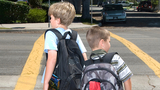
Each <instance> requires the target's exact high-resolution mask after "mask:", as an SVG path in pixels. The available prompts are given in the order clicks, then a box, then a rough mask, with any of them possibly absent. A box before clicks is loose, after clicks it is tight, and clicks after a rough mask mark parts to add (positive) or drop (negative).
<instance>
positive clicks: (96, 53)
mask: <svg viewBox="0 0 160 90" xmlns="http://www.w3.org/2000/svg"><path fill="white" fill-rule="evenodd" d="M106 53H107V52H106V51H105V50H103V49H98V50H95V51H92V53H91V56H90V58H92V59H93V60H96V59H99V56H100V57H101V58H102V57H103V56H104V55H105V54H106Z"/></svg>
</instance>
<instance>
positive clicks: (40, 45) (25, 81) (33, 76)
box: [14, 34, 44, 90]
mask: <svg viewBox="0 0 160 90" xmlns="http://www.w3.org/2000/svg"><path fill="white" fill-rule="evenodd" d="M43 49H44V34H42V35H41V36H40V37H39V38H38V39H37V40H36V42H35V43H34V46H33V48H32V51H31V52H30V55H29V57H28V59H27V61H26V64H25V66H24V68H23V71H22V73H21V75H20V77H19V79H18V81H17V84H16V86H15V89H14V90H34V87H35V85H36V80H37V76H38V74H39V70H40V63H41V59H42V56H43Z"/></svg>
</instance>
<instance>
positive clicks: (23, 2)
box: [17, 1, 29, 5]
mask: <svg viewBox="0 0 160 90" xmlns="http://www.w3.org/2000/svg"><path fill="white" fill-rule="evenodd" d="M17 3H19V4H24V5H29V4H28V3H27V2H25V1H18V2H17Z"/></svg>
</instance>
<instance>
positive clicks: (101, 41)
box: [99, 39, 104, 49]
mask: <svg viewBox="0 0 160 90" xmlns="http://www.w3.org/2000/svg"><path fill="white" fill-rule="evenodd" d="M99 47H100V48H101V49H103V48H104V40H103V39H101V40H100V41H99Z"/></svg>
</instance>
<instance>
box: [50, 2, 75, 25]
mask: <svg viewBox="0 0 160 90" xmlns="http://www.w3.org/2000/svg"><path fill="white" fill-rule="evenodd" d="M75 14H76V12H75V8H74V6H73V4H71V3H69V2H57V3H54V4H52V5H51V6H50V8H49V11H48V15H49V16H51V15H53V16H54V17H55V18H60V21H61V24H62V25H65V26H69V25H70V24H71V23H72V21H73V19H74V17H75Z"/></svg>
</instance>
